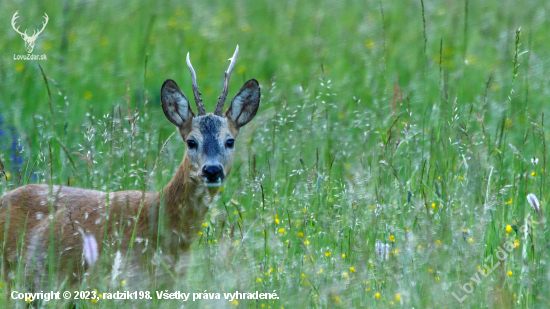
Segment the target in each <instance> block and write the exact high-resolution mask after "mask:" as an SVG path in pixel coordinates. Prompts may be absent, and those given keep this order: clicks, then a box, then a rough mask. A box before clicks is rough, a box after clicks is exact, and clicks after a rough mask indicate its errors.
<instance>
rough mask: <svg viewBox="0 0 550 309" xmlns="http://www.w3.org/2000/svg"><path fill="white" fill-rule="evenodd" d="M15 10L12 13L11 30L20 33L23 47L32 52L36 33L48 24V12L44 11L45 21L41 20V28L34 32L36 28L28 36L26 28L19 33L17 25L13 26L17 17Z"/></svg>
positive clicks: (40, 31)
mask: <svg viewBox="0 0 550 309" xmlns="http://www.w3.org/2000/svg"><path fill="white" fill-rule="evenodd" d="M17 12H19V11H16V12H15V14H13V18H12V19H11V26H12V27H13V30H15V32H17V33H19V34H20V35H21V37H22V38H23V40H25V49H27V53H29V54H30V53H32V51H33V49H34V42H35V41H36V38H37V37H38V35H39V34H40V33H42V31H44V28H46V25H47V24H48V20H49V17H48V14H46V13H44V15H45V16H44V19H45V20H46V21H45V22H42V29H40V30H39V31H38V32H36V30H34V31H33V33H32V35H31V36H28V35H27V30H26V29H25V31H24V32H23V33H21V31H19V27H17V28H16V27H15V20H16V19H17V18H19V16H17Z"/></svg>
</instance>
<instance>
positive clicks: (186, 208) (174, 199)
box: [162, 153, 218, 245]
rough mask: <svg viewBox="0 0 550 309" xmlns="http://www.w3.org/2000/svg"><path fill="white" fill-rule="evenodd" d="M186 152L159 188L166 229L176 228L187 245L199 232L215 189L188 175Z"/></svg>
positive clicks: (173, 229) (189, 167) (188, 167)
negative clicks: (161, 192) (162, 188)
mask: <svg viewBox="0 0 550 309" xmlns="http://www.w3.org/2000/svg"><path fill="white" fill-rule="evenodd" d="M191 173H192V172H191V164H190V162H189V159H188V157H187V153H186V154H185V156H184V157H183V160H182V162H181V164H180V165H179V167H178V170H177V171H176V174H175V175H174V177H172V180H170V182H169V183H168V184H167V185H166V187H164V190H163V197H162V200H163V207H164V213H165V214H166V218H167V221H166V223H167V225H166V228H167V229H168V231H166V232H168V233H170V234H173V231H176V233H177V234H179V236H181V237H182V239H183V240H184V244H186V245H189V244H191V242H193V240H194V239H195V238H196V236H197V235H198V233H199V230H200V228H201V226H202V223H203V222H204V218H205V217H206V213H207V212H208V209H209V206H210V203H211V202H212V200H213V199H214V196H215V195H216V193H217V191H218V190H209V189H208V188H207V187H206V186H205V185H204V184H203V183H202V182H201V181H198V180H197V179H195V178H192V177H191Z"/></svg>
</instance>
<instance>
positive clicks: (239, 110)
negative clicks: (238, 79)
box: [225, 79, 261, 128]
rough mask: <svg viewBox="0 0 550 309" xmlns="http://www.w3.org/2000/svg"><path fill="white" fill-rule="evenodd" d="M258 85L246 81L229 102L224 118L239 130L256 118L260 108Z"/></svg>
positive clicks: (255, 82) (252, 80)
mask: <svg viewBox="0 0 550 309" xmlns="http://www.w3.org/2000/svg"><path fill="white" fill-rule="evenodd" d="M260 96H261V94H260V84H259V83H258V81H257V80H255V79H251V80H249V81H247V82H246V83H245V84H244V86H243V87H242V88H241V90H239V93H237V95H236V96H235V97H234V98H233V100H232V101H231V105H230V106H229V108H228V109H227V110H226V111H225V116H226V117H227V118H230V119H231V120H233V121H234V122H235V123H236V124H237V126H238V127H239V128H240V127H242V126H244V125H245V124H247V123H249V122H250V120H252V119H253V118H254V116H256V113H257V112H258V107H260Z"/></svg>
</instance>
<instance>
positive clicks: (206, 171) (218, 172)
mask: <svg viewBox="0 0 550 309" xmlns="http://www.w3.org/2000/svg"><path fill="white" fill-rule="evenodd" d="M202 174H203V176H204V177H206V180H208V182H218V181H220V182H221V181H222V180H223V178H224V176H223V168H222V166H221V165H219V164H218V165H205V166H204V167H203V168H202Z"/></svg>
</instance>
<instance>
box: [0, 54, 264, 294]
mask: <svg viewBox="0 0 550 309" xmlns="http://www.w3.org/2000/svg"><path fill="white" fill-rule="evenodd" d="M237 52H238V47H237V50H236V52H235V54H234V56H233V58H232V62H231V65H230V69H229V70H228V72H226V83H225V84H226V85H228V83H229V77H230V74H231V69H232V67H233V65H234V61H235V59H236V55H237ZM188 66H189V68H190V70H191V73H192V76H193V92H194V93H195V101H196V102H197V107H198V110H199V115H197V116H195V114H194V113H193V111H192V109H191V107H190V104H189V101H188V100H187V98H186V97H185V95H184V94H183V92H182V91H181V90H180V89H179V87H178V86H177V84H176V83H175V82H174V81H173V80H166V81H165V82H164V84H163V86H162V89H161V99H162V108H163V111H164V114H165V115H166V117H167V118H168V120H170V122H172V123H173V124H174V125H176V127H177V129H178V131H179V134H180V136H181V137H182V138H183V140H184V141H185V142H186V144H187V150H186V151H185V155H184V158H183V160H182V162H181V164H180V165H179V167H178V169H177V171H176V173H175V175H174V176H173V178H172V180H171V181H170V182H169V183H168V184H167V185H166V186H165V187H164V189H163V190H162V191H161V192H142V191H120V192H113V193H105V192H101V191H94V190H86V189H78V188H71V187H63V186H51V187H50V186H48V185H26V186H23V187H20V188H18V189H15V190H13V191H11V192H9V193H7V194H6V195H4V196H2V197H1V198H0V244H2V247H1V249H2V252H3V255H4V256H3V258H4V269H3V271H5V270H6V267H7V266H8V265H13V263H14V262H17V260H18V259H19V262H21V258H22V257H24V259H25V263H26V267H25V270H26V273H27V274H28V275H29V276H32V278H33V281H34V285H35V288H36V287H38V286H39V284H40V280H42V279H41V277H42V276H41V275H42V274H43V273H44V269H45V264H46V263H47V256H48V248H51V247H50V246H53V247H54V248H55V250H56V258H58V259H59V265H63V266H64V268H66V269H64V270H65V271H68V270H69V269H70V271H71V272H72V273H73V274H76V277H78V275H79V272H81V270H82V267H80V268H79V267H78V266H79V265H82V264H83V258H82V257H83V252H84V250H85V248H84V247H85V246H86V243H85V242H84V239H86V237H87V236H88V235H91V236H93V238H95V239H97V240H98V241H97V249H96V248H94V250H96V251H97V252H102V250H103V248H104V246H114V248H116V249H117V250H120V251H121V252H122V253H123V254H124V253H126V252H127V251H128V250H129V249H130V248H133V250H134V253H136V254H133V255H132V256H133V259H134V260H136V261H137V262H138V263H139V262H143V260H142V253H143V252H145V251H146V250H148V249H149V250H151V249H152V251H149V253H151V252H154V251H155V250H156V249H157V245H158V248H160V250H161V252H162V253H164V254H169V255H170V256H171V258H173V259H174V260H181V259H183V260H184V261H186V260H187V259H188V255H189V249H190V245H191V244H192V242H193V240H194V239H195V238H196V236H198V232H199V229H200V227H201V225H202V223H203V221H204V218H205V216H206V214H207V212H208V209H209V207H210V204H211V203H212V201H213V199H214V197H215V195H216V193H217V192H218V191H219V187H220V185H221V183H222V181H223V180H224V178H225V177H226V175H227V174H229V172H230V171H231V166H232V164H233V156H234V141H235V138H236V137H237V135H238V133H239V128H240V127H242V126H243V125H245V124H246V123H248V122H249V121H250V120H252V118H253V117H254V116H255V114H256V112H257V109H258V107H259V101H260V88H259V84H258V82H257V81H256V80H249V81H248V82H246V83H245V85H244V86H243V87H242V88H241V90H240V91H239V93H238V94H237V95H236V96H235V98H234V99H233V100H232V103H231V105H230V107H229V108H228V109H227V111H226V113H225V114H224V115H222V114H221V108H223V101H224V100H225V98H224V99H223V100H221V99H220V102H221V107H220V102H218V106H217V107H216V110H218V109H220V112H217V113H216V114H205V112H204V107H203V106H202V102H201V101H202V100H201V99H200V93H199V92H198V86H197V85H196V80H195V74H194V70H193V68H192V66H191V63H190V61H189V55H188ZM224 94H225V95H226V94H227V89H226V87H224V90H223V92H222V96H220V98H222V97H224ZM197 96H199V97H198V98H197ZM201 107H202V109H201ZM159 209H162V211H159ZM159 219H161V220H163V224H161V225H159ZM3 231H7V233H5V234H4V233H3ZM4 235H5V236H6V237H5V238H4ZM52 235H53V237H52ZM132 239H134V243H132ZM157 239H158V243H157ZM21 240H23V243H22V246H21V245H20V246H19V247H18V244H21ZM50 240H53V241H54V242H55V243H53V244H51V243H50ZM97 252H96V253H97ZM21 255H22V256H21ZM87 262H88V264H93V262H92V263H90V260H87ZM138 263H136V264H138ZM69 266H70V267H69ZM88 266H90V265H88ZM145 268H147V266H146V265H145ZM79 269H80V270H79ZM185 269H186V265H184V269H183V272H185ZM73 277H75V276H73Z"/></svg>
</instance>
